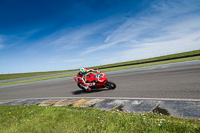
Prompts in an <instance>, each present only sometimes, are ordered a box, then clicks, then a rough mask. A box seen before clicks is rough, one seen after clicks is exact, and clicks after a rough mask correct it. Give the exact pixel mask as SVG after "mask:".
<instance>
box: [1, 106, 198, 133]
mask: <svg viewBox="0 0 200 133" xmlns="http://www.w3.org/2000/svg"><path fill="white" fill-rule="evenodd" d="M0 132H1V133H5V132H6V133H7V132H9V133H16V132H20V133H23V132H24V133H27V132H34V133H40V132H55V133H57V132H58V133H61V132H62V133H64V132H106V133H107V132H111V133H113V132H123V133H124V132H153V133H155V132H156V133H158V132H194V133H195V132H196V133H199V132H200V121H199V120H194V119H183V118H175V117H169V116H162V115H158V114H153V113H146V114H135V113H124V112H120V111H118V110H115V111H114V110H113V111H102V110H97V109H91V108H80V107H67V106H65V107H53V106H49V107H41V106H36V105H34V106H0Z"/></svg>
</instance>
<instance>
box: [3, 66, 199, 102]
mask: <svg viewBox="0 0 200 133" xmlns="http://www.w3.org/2000/svg"><path fill="white" fill-rule="evenodd" d="M186 64H187V63H186ZM162 66H163V67H161V68H158V69H148V68H149V67H146V68H143V69H138V70H136V71H133V70H134V69H130V70H121V71H116V72H108V73H107V77H108V79H109V80H111V81H114V82H115V83H116V84H117V88H116V89H115V90H107V89H100V90H93V91H92V92H91V93H85V92H83V91H82V90H80V89H79V88H78V86H77V85H76V82H75V81H74V79H73V77H68V78H60V79H51V80H45V81H37V82H31V83H22V84H16V85H7V86H1V87H0V100H9V99H24V98H46V97H88V98H89V97H93V98H94V97H109V98H110V97H115V98H117V97H124V98H152V99H154V98H166V99H171V98H172V99H200V63H197V64H192V65H188V64H187V65H183V64H182V65H174V66H172V67H167V65H162ZM169 66H170V65H169Z"/></svg>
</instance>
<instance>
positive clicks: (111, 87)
mask: <svg viewBox="0 0 200 133" xmlns="http://www.w3.org/2000/svg"><path fill="white" fill-rule="evenodd" d="M105 85H106V88H108V89H115V88H116V84H115V83H114V82H112V81H107V82H106V84H105Z"/></svg>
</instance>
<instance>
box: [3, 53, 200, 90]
mask: <svg viewBox="0 0 200 133" xmlns="http://www.w3.org/2000/svg"><path fill="white" fill-rule="evenodd" d="M190 60H200V56H195V57H188V58H182V59H175V60H167V61H160V62H153V63H146V64H139V65H130V66H122V67H113V68H107V69H101V71H102V72H108V71H116V70H123V69H130V68H138V67H145V66H153V65H161V64H169V63H176V62H183V61H190ZM70 76H76V73H70V74H63V75H56V76H49V77H41V78H34V79H27V80H20V81H14V82H7V83H0V86H4V85H11V84H19V83H26V82H34V81H40V80H48V79H55V78H63V77H70Z"/></svg>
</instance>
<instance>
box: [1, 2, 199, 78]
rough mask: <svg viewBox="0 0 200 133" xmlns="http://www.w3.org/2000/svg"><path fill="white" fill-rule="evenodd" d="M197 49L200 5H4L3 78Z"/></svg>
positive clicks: (149, 3) (164, 3)
mask: <svg viewBox="0 0 200 133" xmlns="http://www.w3.org/2000/svg"><path fill="white" fill-rule="evenodd" d="M197 49H200V1H199V0H0V74H7V73H22V72H39V71H53V70H66V69H74V68H79V67H82V66H84V67H89V66H96V65H103V64H110V63H116V62H124V61H130V60H138V59H144V58H150V57H156V56H162V55H167V54H173V53H178V52H185V51H191V50H197Z"/></svg>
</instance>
